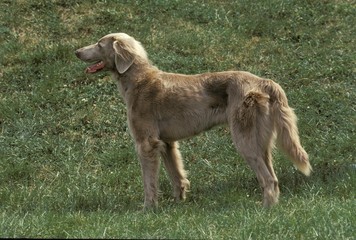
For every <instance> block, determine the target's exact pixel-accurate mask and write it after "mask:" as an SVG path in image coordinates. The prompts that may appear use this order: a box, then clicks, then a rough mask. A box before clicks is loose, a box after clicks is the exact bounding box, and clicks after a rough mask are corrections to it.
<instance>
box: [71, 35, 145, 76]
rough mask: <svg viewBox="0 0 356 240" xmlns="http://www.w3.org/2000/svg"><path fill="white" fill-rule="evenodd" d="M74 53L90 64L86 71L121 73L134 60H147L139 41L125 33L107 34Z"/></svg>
mask: <svg viewBox="0 0 356 240" xmlns="http://www.w3.org/2000/svg"><path fill="white" fill-rule="evenodd" d="M75 55H76V56H77V57H78V58H79V59H80V60H82V61H85V62H88V63H91V64H92V65H90V66H89V67H87V68H86V70H85V72H86V73H96V72H98V71H100V70H108V71H117V72H119V73H120V74H123V73H125V72H126V71H127V70H128V69H129V68H130V67H131V65H132V64H133V63H134V62H135V61H138V62H139V61H148V60H147V54H146V51H145V49H144V48H143V47H142V45H141V43H140V42H138V41H136V40H135V39H134V38H133V37H130V36H129V35H127V34H125V33H112V34H108V35H106V36H104V37H103V38H101V39H100V40H99V41H98V42H97V43H94V44H92V45H89V46H86V47H83V48H80V49H78V50H76V51H75Z"/></svg>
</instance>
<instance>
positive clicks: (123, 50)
mask: <svg viewBox="0 0 356 240" xmlns="http://www.w3.org/2000/svg"><path fill="white" fill-rule="evenodd" d="M113 47H114V50H115V65H116V69H117V71H118V72H119V73H120V74H123V73H124V72H126V71H127V69H129V68H130V67H131V65H132V64H133V62H134V60H135V56H134V55H133V54H132V53H131V52H130V51H129V49H128V48H127V47H126V45H125V44H124V43H123V42H119V41H115V42H114V45H113Z"/></svg>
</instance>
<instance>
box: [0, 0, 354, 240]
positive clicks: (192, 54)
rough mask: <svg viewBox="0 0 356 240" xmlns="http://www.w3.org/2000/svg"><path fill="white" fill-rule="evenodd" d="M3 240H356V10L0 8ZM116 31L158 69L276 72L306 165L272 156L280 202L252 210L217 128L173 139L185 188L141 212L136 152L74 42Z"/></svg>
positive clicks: (324, 5) (95, 2)
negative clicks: (308, 172)
mask: <svg viewBox="0 0 356 240" xmlns="http://www.w3.org/2000/svg"><path fill="white" fill-rule="evenodd" d="M0 8H1V9H2V10H1V11H0V174H1V178H0V222H1V225H0V237H46V238H194V239H198V238H199V239H229V238H235V239H355V237H356V230H355V229H356V228H355V226H356V214H355V209H356V187H355V186H356V137H355V131H356V129H355V126H356V109H355V99H356V88H355V86H356V68H355V66H356V53H355V50H356V49H355V46H356V42H355V39H356V31H355V25H356V19H355V16H356V5H355V3H354V1H348V0H344V1H338V0H323V1H312V0H286V1H281V0H268V1H267V0H266V1H248V0H241V1H217V0H206V1H191V0H181V1H179V0H172V1H166V0H153V1H104V0H90V1H87V0H65V1H64V0H52V1H47V0H28V1H24V0H1V1H0ZM110 32H126V33H128V34H130V35H132V36H134V37H135V38H136V39H138V40H139V41H141V42H142V43H143V45H144V46H145V47H146V50H147V52H148V54H149V57H150V59H151V60H152V62H153V63H154V64H155V65H157V66H158V67H159V68H160V69H163V70H165V71H172V72H180V73H187V74H191V73H201V72H206V71H210V72H212V71H223V70H233V69H235V70H245V71H250V72H252V73H255V74H257V75H260V76H264V77H267V78H271V79H274V80H276V81H277V82H278V83H280V84H281V85H282V87H283V88H284V89H285V91H286V93H287V95H288V98H289V101H290V105H291V106H292V107H293V108H295V111H296V113H297V115H298V117H299V130H300V136H301V140H302V143H303V145H304V146H305V148H306V150H307V152H308V153H309V155H310V160H311V164H312V166H313V169H314V172H313V174H312V176H311V177H309V178H306V177H304V176H303V175H302V174H300V173H299V172H297V171H296V170H295V169H294V168H293V166H292V164H291V163H290V161H289V160H287V159H286V158H285V156H283V155H282V154H280V153H279V152H278V151H276V152H275V154H274V157H275V169H276V171H277V175H278V177H279V181H280V187H281V199H280V204H279V205H277V206H276V207H273V208H272V209H263V208H262V206H261V199H262V196H261V190H260V189H259V187H258V183H257V180H256V177H255V175H254V173H253V172H252V171H251V170H250V169H249V168H248V167H247V166H246V164H245V163H244V162H243V160H242V159H241V158H240V157H239V156H238V155H237V154H236V152H235V150H234V147H233V146H232V142H231V140H230V135H229V131H228V129H227V128H226V127H224V126H222V127H217V128H215V129H213V130H212V131H210V132H207V133H203V134H200V135H199V136H197V137H194V138H191V139H187V140H184V141H182V142H181V151H182V154H183V157H184V159H185V165H186V169H187V170H188V171H189V180H190V181H191V184H192V187H191V192H189V193H188V197H187V201H186V202H184V203H181V204H176V203H174V202H173V201H172V197H171V186H170V183H169V180H168V178H167V176H166V174H165V172H164V170H163V169H162V171H161V174H160V188H161V194H160V206H159V208H158V209H156V211H152V212H145V213H144V212H142V211H141V210H142V206H143V187H142V182H141V175H140V166H139V161H138V160H137V157H136V155H135V152H134V147H133V142H132V140H131V138H130V134H129V132H128V128H127V123H126V111H125V107H124V104H123V102H122V100H121V98H120V96H119V94H118V92H117V90H116V85H115V83H114V82H113V81H112V80H111V79H110V77H109V75H108V74H106V73H99V74H97V75H90V76H89V75H85V74H84V73H83V71H84V69H85V67H86V65H85V64H84V63H82V62H80V61H79V60H78V59H76V57H75V56H74V50H75V49H77V48H79V47H82V46H84V45H87V44H89V43H92V42H94V41H96V40H97V39H98V38H100V37H102V36H103V35H105V34H107V33H110Z"/></svg>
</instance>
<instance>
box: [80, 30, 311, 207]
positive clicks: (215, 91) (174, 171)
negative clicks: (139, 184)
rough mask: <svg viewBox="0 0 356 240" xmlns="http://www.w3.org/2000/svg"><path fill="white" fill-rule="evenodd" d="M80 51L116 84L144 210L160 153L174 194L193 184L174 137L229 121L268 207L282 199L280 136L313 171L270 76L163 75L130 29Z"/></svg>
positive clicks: (151, 200)
mask: <svg viewBox="0 0 356 240" xmlns="http://www.w3.org/2000/svg"><path fill="white" fill-rule="evenodd" d="M75 54H76V55H77V57H78V58H79V59H81V60H83V61H85V62H88V63H92V64H93V65H91V66H89V67H87V69H86V72H87V73H95V72H98V71H100V70H107V71H109V72H111V74H112V77H113V79H114V80H115V81H116V82H117V85H118V89H119V91H120V93H121V96H122V97H123V99H124V101H125V103H126V107H127V119H128V124H129V128H130V131H131V134H132V137H133V139H134V141H135V144H136V150H137V154H138V156H139V159H140V163H141V167H142V177H143V183H144V192H145V202H144V206H145V207H150V206H156V205H157V204H158V174H159V162H160V161H159V156H161V157H162V159H163V163H164V166H165V168H166V170H167V172H168V174H169V176H170V179H171V181H172V185H173V194H174V197H175V198H176V199H177V200H181V199H185V197H186V191H187V189H188V188H189V184H190V183H189V181H188V179H187V176H186V172H185V170H184V168H183V162H182V159H181V155H180V152H179V150H178V143H177V140H180V139H184V138H187V137H190V136H194V135H196V134H198V133H200V132H202V131H205V130H208V129H210V128H212V127H214V126H216V125H219V124H226V123H227V124H228V126H229V127H230V131H231V135H232V140H233V143H234V144H235V146H236V149H237V151H238V152H239V153H240V154H241V156H242V157H243V158H244V159H245V160H246V162H247V163H248V165H249V166H250V167H251V168H252V169H253V170H254V171H255V173H256V175H257V179H258V181H259V184H260V186H261V187H262V189H263V205H264V206H266V207H268V206H271V205H273V204H275V203H277V202H278V197H279V187H278V180H277V177H276V174H275V172H274V170H273V165H272V153H271V151H272V148H273V146H274V141H275V139H277V143H278V146H279V147H280V148H281V149H282V150H283V151H284V152H285V153H286V154H287V155H288V156H289V157H290V159H291V160H292V161H293V163H294V165H295V166H296V167H297V168H298V169H299V170H300V171H301V172H302V173H304V174H305V175H309V174H310V172H311V166H310V164H309V160H308V154H307V153H306V151H305V150H304V149H303V147H302V146H301V144H300V141H299V136H298V129H297V124H296V122H297V120H296V116H295V114H294V112H293V109H292V108H290V107H289V106H288V100H287V97H286V95H285V93H284V91H283V89H282V88H281V87H280V86H279V85H278V84H277V83H275V82H273V81H272V80H268V79H263V78H260V77H257V76H255V75H253V74H251V73H248V72H241V71H228V72H217V73H204V74H197V75H183V74H176V73H167V72H163V71H160V70H159V69H158V68H156V67H155V66H153V65H152V64H151V62H150V61H149V60H148V58H147V54H146V51H145V49H144V48H143V47H142V45H141V43H140V42H138V41H136V40H135V39H134V38H132V37H130V36H129V35H127V34H125V33H114V34H109V35H106V36H104V37H103V38H101V39H100V40H99V41H98V42H97V43H95V44H92V45H89V46H86V47H83V48H80V49H78V50H76V52H75Z"/></svg>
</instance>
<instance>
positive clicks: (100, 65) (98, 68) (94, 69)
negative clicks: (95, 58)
mask: <svg viewBox="0 0 356 240" xmlns="http://www.w3.org/2000/svg"><path fill="white" fill-rule="evenodd" d="M104 67H105V63H104V62H103V61H99V62H97V63H95V64H93V65H90V66H89V67H87V68H86V69H85V73H96V72H99V71H101V70H103V69H104Z"/></svg>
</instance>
